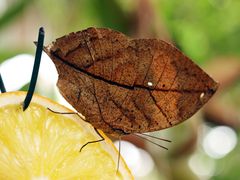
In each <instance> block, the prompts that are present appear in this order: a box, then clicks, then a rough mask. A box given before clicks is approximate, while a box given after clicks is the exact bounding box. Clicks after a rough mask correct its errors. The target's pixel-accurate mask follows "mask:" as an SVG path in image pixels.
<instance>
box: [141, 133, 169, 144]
mask: <svg viewBox="0 0 240 180" xmlns="http://www.w3.org/2000/svg"><path fill="white" fill-rule="evenodd" d="M138 135H142V136H146V137H149V138H153V139H157V140H160V141H165V142H172V141H170V140H168V139H164V138H159V137H155V136H152V135H149V134H144V133H141V134H139V133H138Z"/></svg>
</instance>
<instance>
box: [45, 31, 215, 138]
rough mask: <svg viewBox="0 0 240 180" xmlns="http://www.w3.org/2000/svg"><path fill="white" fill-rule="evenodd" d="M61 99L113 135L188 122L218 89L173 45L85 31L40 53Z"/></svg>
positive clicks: (158, 128) (68, 37)
mask: <svg viewBox="0 0 240 180" xmlns="http://www.w3.org/2000/svg"><path fill="white" fill-rule="evenodd" d="M45 51H46V52H47V54H48V55H49V56H50V58H51V59H52V60H53V62H54V63H55V65H56V68H57V71H58V73H59V79H58V87H59V89H60V92H61V94H62V95H63V96H64V97H65V99H66V100H67V101H68V102H69V103H70V104H71V105H72V106H73V107H74V108H75V109H76V110H77V111H78V112H79V113H81V114H83V115H84V116H85V117H86V120H87V121H89V122H90V123H91V124H92V125H93V126H94V127H95V128H97V129H101V130H103V131H104V132H105V133H109V134H112V135H116V136H119V135H122V134H131V133H144V132H151V131H157V130H160V129H165V128H168V127H172V126H173V125H176V124H178V123H180V122H183V121H184V120H186V119H188V118H189V117H191V116H192V115H193V114H194V113H195V112H197V110H199V109H200V108H201V107H202V106H203V105H204V104H205V103H206V102H207V101H208V100H209V99H210V98H211V96H212V95H213V94H214V93H215V91H216V90H217V87H218V84H217V83H216V82H215V81H214V80H213V79H212V78H210V77H209V76H208V75H207V74H206V73H205V72H204V71H203V70H201V69H200V68H199V67H198V66H197V65H195V64H194V63H193V62H192V61H191V60H190V59H189V58H188V57H186V56H185V55H184V54H183V53H181V52H180V51H179V50H178V49H177V48H175V47H174V46H172V45H170V44H168V43H166V42H164V41H161V40H158V39H130V38H128V37H127V36H125V35H124V34H122V33H120V32H117V31H114V30H111V29H105V28H88V29H86V30H83V31H79V32H76V33H71V34H69V35H67V36H63V37H61V38H59V39H57V40H56V41H55V42H54V43H53V44H51V45H49V46H48V47H46V48H45Z"/></svg>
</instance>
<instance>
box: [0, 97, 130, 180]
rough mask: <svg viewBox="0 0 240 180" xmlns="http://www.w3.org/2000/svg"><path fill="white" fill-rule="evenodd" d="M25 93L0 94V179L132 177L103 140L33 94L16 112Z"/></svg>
mask: <svg viewBox="0 0 240 180" xmlns="http://www.w3.org/2000/svg"><path fill="white" fill-rule="evenodd" d="M25 97H26V93H25V92H9V93H3V94H0V179H24V180H28V179H31V180H40V179H43V180H52V179H58V180H60V179H65V180H66V179H81V180H84V179H96V180H99V179H103V180H106V179H111V180H112V179H133V177H132V175H131V173H130V171H129V169H128V167H127V166H126V164H125V162H124V160H123V159H122V158H120V164H119V170H118V172H117V171H116V168H117V158H118V152H117V150H116V149H115V147H114V145H113V144H112V142H111V140H109V139H108V138H107V137H106V136H105V135H104V134H103V133H102V132H101V131H100V133H101V135H102V136H103V137H104V138H105V140H104V141H102V142H101V143H92V144H89V145H87V146H86V147H84V148H83V149H82V151H81V152H79V149H80V148H81V147H82V145H84V144H85V143H86V142H89V141H93V140H98V139H100V137H99V135H98V134H97V133H96V132H95V131H94V128H93V127H92V126H91V125H90V124H88V123H86V122H84V121H83V120H82V119H81V118H80V117H79V116H77V115H74V114H71V115H63V114H57V113H53V112H51V111H49V110H48V109H47V108H50V109H51V110H54V111H58V112H72V111H71V110H69V109H67V108H66V107H64V106H61V105H59V104H57V103H55V102H53V101H51V100H49V99H47V98H44V97H41V96H37V95H34V96H33V99H32V101H31V104H30V106H29V107H28V109H27V110H26V111H23V110H22V102H23V100H24V98H25Z"/></svg>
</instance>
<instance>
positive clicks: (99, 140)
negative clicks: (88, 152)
mask: <svg viewBox="0 0 240 180" xmlns="http://www.w3.org/2000/svg"><path fill="white" fill-rule="evenodd" d="M94 130H95V131H96V133H97V134H98V135H99V136H100V138H101V139H98V140H95V141H89V142H87V143H85V144H84V145H83V146H82V147H81V148H80V150H79V152H81V151H82V149H83V148H84V147H86V146H87V145H88V144H92V143H98V142H101V141H104V140H105V139H104V137H103V136H102V135H101V134H100V133H99V132H98V130H97V129H96V128H94Z"/></svg>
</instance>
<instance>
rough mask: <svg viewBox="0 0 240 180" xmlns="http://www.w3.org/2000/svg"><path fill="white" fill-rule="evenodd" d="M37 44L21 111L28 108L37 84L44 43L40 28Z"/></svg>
mask: <svg viewBox="0 0 240 180" xmlns="http://www.w3.org/2000/svg"><path fill="white" fill-rule="evenodd" d="M37 42H38V43H37V50H36V54H35V60H34V65H33V71H32V77H31V81H30V85H29V88H28V92H27V96H26V98H25V100H24V102H23V111H25V110H26V109H27V108H28V106H29V104H30V102H31V100H32V96H33V93H34V90H35V87H36V83H37V77H38V72H39V66H40V61H41V56H42V50H43V42H44V29H43V27H41V28H40V29H39V33H38V41H37Z"/></svg>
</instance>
